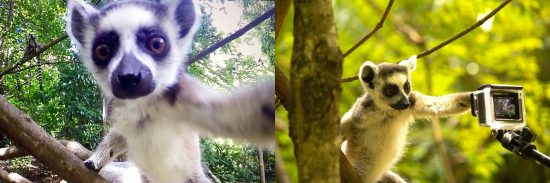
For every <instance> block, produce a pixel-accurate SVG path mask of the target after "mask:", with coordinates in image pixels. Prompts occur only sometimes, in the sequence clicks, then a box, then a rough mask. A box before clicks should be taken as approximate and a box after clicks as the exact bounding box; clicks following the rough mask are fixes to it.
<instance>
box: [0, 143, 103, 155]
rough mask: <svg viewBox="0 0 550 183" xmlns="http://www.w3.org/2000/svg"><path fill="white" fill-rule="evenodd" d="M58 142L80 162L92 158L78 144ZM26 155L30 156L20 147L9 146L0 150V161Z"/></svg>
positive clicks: (87, 151) (88, 152)
mask: <svg viewBox="0 0 550 183" xmlns="http://www.w3.org/2000/svg"><path fill="white" fill-rule="evenodd" d="M59 142H60V143H61V144H63V145H64V146H65V147H66V148H67V149H68V150H69V151H71V152H72V153H73V154H75V155H76V156H77V157H78V158H79V159H80V160H86V159H88V158H89V157H90V156H92V151H90V150H88V149H86V148H85V147H84V146H82V144H80V143H78V142H75V141H69V140H59ZM27 155H30V154H29V152H28V151H27V150H25V149H24V148H21V147H17V146H11V147H4V148H0V160H9V159H14V158H18V157H22V156H27Z"/></svg>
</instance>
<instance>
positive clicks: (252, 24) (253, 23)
mask: <svg viewBox="0 0 550 183" xmlns="http://www.w3.org/2000/svg"><path fill="white" fill-rule="evenodd" d="M274 14H275V8H271V10H269V11H267V12H265V13H264V14H262V15H261V16H259V17H257V18H256V19H254V20H252V21H251V22H250V23H248V24H247V25H245V26H244V27H243V28H241V29H239V30H237V31H236V32H235V33H233V34H231V35H229V36H228V37H226V38H225V39H222V40H221V41H219V42H217V43H215V44H214V45H212V46H210V47H208V48H206V50H203V51H202V52H200V53H199V54H197V55H195V56H193V58H191V59H189V60H188V61H187V62H185V66H186V67H187V66H189V65H191V64H193V63H195V62H196V61H198V60H199V59H201V58H202V57H204V56H206V55H208V54H210V53H212V52H213V51H214V50H216V49H218V48H220V47H222V46H223V45H225V44H227V43H229V42H231V41H233V40H234V39H237V38H238V37H241V36H242V35H243V34H244V33H246V32H248V31H249V30H250V29H252V28H254V27H256V26H257V25H259V24H260V23H262V22H263V21H264V20H266V19H267V18H269V17H271V16H273V15H274Z"/></svg>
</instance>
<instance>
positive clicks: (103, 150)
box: [84, 130, 127, 171]
mask: <svg viewBox="0 0 550 183" xmlns="http://www.w3.org/2000/svg"><path fill="white" fill-rule="evenodd" d="M126 151H127V147H126V139H124V137H122V136H121V135H120V134H118V133H116V132H114V131H113V130H110V131H109V133H108V134H107V135H105V137H104V138H103V140H101V142H100V143H99V145H98V146H97V147H96V150H95V151H94V153H93V154H92V156H90V157H89V158H88V159H87V160H86V161H84V165H85V166H86V167H87V168H88V169H91V170H96V171H99V170H100V169H101V168H103V166H105V165H106V164H107V163H110V162H112V161H113V160H114V159H115V158H116V157H118V156H119V155H121V154H123V153H125V152H126Z"/></svg>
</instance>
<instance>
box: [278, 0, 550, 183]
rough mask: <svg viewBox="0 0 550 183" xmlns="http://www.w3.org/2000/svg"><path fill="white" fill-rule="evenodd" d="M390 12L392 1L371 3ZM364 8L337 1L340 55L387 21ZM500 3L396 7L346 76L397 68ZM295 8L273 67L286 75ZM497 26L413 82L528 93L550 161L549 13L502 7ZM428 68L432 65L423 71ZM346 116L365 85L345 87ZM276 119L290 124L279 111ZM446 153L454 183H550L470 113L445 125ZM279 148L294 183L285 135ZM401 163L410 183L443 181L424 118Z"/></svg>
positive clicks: (532, 4)
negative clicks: (406, 30) (515, 88)
mask: <svg viewBox="0 0 550 183" xmlns="http://www.w3.org/2000/svg"><path fill="white" fill-rule="evenodd" d="M373 1H374V4H376V5H377V6H379V7H380V9H382V10H383V9H384V8H385V7H386V5H387V3H388V1H386V0H373ZM371 2H372V1H370V0H367V1H364V0H355V1H349V0H336V1H334V3H333V4H334V6H333V7H334V14H335V23H336V25H337V29H338V39H339V44H340V48H341V50H342V52H345V51H347V50H348V49H349V48H351V47H352V46H353V45H354V44H355V43H356V42H357V41H358V40H360V39H361V38H362V37H363V36H364V35H366V34H367V33H368V32H369V31H370V30H372V29H373V28H374V26H375V25H376V23H377V22H378V21H379V20H380V17H381V16H382V13H381V11H380V10H378V9H376V8H374V7H373V3H371ZM501 2H503V1H502V0H499V1H496V0H471V1H452V0H434V1H432V0H417V1H395V3H394V6H393V8H392V10H391V12H390V15H389V17H390V18H389V19H388V20H387V21H386V22H385V24H384V26H383V28H382V29H381V30H380V31H379V32H378V33H377V34H375V36H374V37H372V38H371V39H370V40H368V41H367V42H366V43H364V44H363V45H362V46H361V47H359V49H357V50H356V51H355V52H353V53H352V54H351V55H349V56H348V57H346V58H345V59H344V70H343V77H351V76H354V75H356V73H357V71H358V68H359V66H360V65H361V64H362V63H363V62H364V61H365V60H372V61H374V62H377V63H380V62H398V61H400V60H405V59H407V58H409V57H410V56H412V55H416V54H418V53H420V52H421V51H424V50H425V49H426V48H431V47H433V46H435V45H437V44H439V43H441V42H443V41H445V40H447V39H448V38H450V37H451V36H453V35H455V34H457V33H458V32H460V31H462V30H464V29H466V28H467V27H468V26H470V25H472V24H474V23H475V22H476V21H477V20H478V17H482V16H483V15H484V14H487V13H488V12H489V11H491V10H492V9H494V8H496V7H497V6H498V5H499V4H500V3H501ZM292 9H293V8H292V7H291V9H290V11H289V15H287V17H286V20H285V22H284V25H283V29H282V31H281V34H280V37H279V38H278V41H277V43H276V46H275V48H276V55H277V56H276V62H277V65H278V66H279V67H281V69H282V70H283V71H284V72H285V73H286V74H287V76H289V67H290V58H291V52H292V42H293V37H292V30H293V22H292V20H293V16H294V15H293V10H292ZM396 20H397V21H398V20H401V21H403V22H404V23H405V24H408V25H409V26H410V27H411V28H413V29H414V30H416V31H417V32H418V33H419V34H420V36H422V37H423V38H424V40H425V43H426V47H422V46H418V45H417V44H414V43H412V42H411V41H409V40H408V39H407V37H406V36H405V35H404V34H401V33H399V32H398V27H399V26H403V25H396V24H395V23H396ZM490 22H492V24H490V25H489V24H485V25H484V27H485V28H484V29H483V30H482V29H481V28H477V29H475V30H473V31H472V32H470V33H469V34H467V35H466V36H464V37H462V38H461V39H459V40H457V41H454V42H453V43H451V44H449V45H447V46H446V47H444V48H442V49H441V50H439V51H436V52H434V53H432V54H431V55H429V56H427V57H425V58H422V59H419V60H418V67H417V70H415V71H414V72H413V74H412V77H413V82H412V83H413V89H414V90H418V91H420V92H423V93H426V94H432V95H443V94H448V93H454V92H460V91H473V90H476V89H477V87H478V86H480V85H482V84H489V83H495V84H516V85H523V86H524V90H525V96H526V109H527V124H528V127H530V128H531V129H532V130H533V131H534V132H535V133H536V134H538V137H537V139H536V140H535V142H534V143H535V144H536V145H537V147H538V149H539V150H540V151H541V152H544V153H547V154H550V108H549V107H550V72H549V71H550V61H549V60H550V31H549V30H550V29H549V28H550V6H549V4H548V3H545V1H542V0H537V1H531V0H517V1H512V2H511V3H510V4H509V5H507V6H506V7H504V9H502V10H501V11H500V12H499V13H498V14H496V16H495V17H494V19H492V20H490ZM427 62H429V63H431V64H429V66H430V67H427V65H428V64H427ZM342 87H343V90H342V97H341V103H340V106H341V107H340V114H343V113H345V112H346V111H347V110H348V109H349V108H350V107H351V105H352V104H353V102H354V101H355V100H356V99H357V97H359V96H360V95H361V94H362V93H363V91H362V88H361V86H360V83H359V81H354V82H350V83H343V84H342ZM277 116H278V118H280V119H282V120H284V121H288V119H287V113H286V111H285V109H284V108H283V107H279V108H278V110H277ZM441 133H442V135H443V139H444V146H445V147H446V150H447V154H446V156H448V157H449V159H450V160H451V164H452V170H453V172H452V174H453V176H454V178H455V180H456V181H457V182H548V181H549V180H550V169H547V168H544V167H543V166H541V165H538V164H537V163H535V162H534V161H532V160H525V159H522V158H521V157H519V156H516V155H514V154H512V153H511V152H509V151H507V150H506V149H504V148H503V147H501V145H500V143H498V142H497V141H496V140H495V139H494V138H491V137H490V136H489V135H490V129H489V128H487V127H479V126H478V125H477V120H476V118H474V117H472V116H471V115H470V114H465V115H463V116H456V117H451V118H445V119H441ZM277 140H278V143H279V144H280V145H281V146H280V148H279V149H277V153H278V154H280V155H281V156H282V157H283V158H284V160H285V168H287V170H288V172H289V174H290V175H291V176H292V177H293V180H294V181H296V180H297V179H296V176H297V172H296V171H297V170H296V166H295V162H294V161H295V160H294V158H293V156H294V155H293V150H292V142H291V140H290V138H289V137H288V133H281V132H279V133H277ZM408 142H409V143H408V148H407V151H406V153H405V156H404V157H403V158H402V160H401V161H400V162H399V163H398V164H397V166H396V168H395V170H396V171H397V173H399V174H400V175H402V176H404V177H405V178H406V179H407V180H409V181H410V182H446V181H447V178H446V174H445V172H444V168H443V164H442V161H441V158H440V156H439V153H438V151H437V150H436V147H435V143H434V138H433V136H432V128H431V124H430V122H428V121H426V120H419V121H418V122H416V123H415V124H414V125H413V126H412V127H411V130H410V133H409V138H408Z"/></svg>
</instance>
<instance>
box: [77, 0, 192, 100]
mask: <svg viewBox="0 0 550 183" xmlns="http://www.w3.org/2000/svg"><path fill="white" fill-rule="evenodd" d="M68 4H69V5H68V10H67V11H68V20H67V26H68V28H67V32H68V35H69V37H70V38H71V40H72V41H73V43H75V44H76V45H77V46H79V47H80V53H81V56H82V59H83V61H84V64H85V65H86V67H87V68H88V70H89V71H90V72H91V73H92V75H93V76H94V78H95V80H96V81H97V83H98V85H99V86H100V87H101V89H102V90H103V91H104V93H105V94H106V95H107V96H108V97H113V96H114V97H116V98H119V99H137V98H140V97H147V96H151V95H157V94H161V93H162V92H164V91H166V90H167V89H168V88H169V87H170V86H172V85H173V84H175V82H176V81H177V78H178V76H179V72H182V71H183V70H182V69H183V68H182V64H183V63H184V59H185V57H186V55H187V53H188V52H189V50H190V47H191V42H192V40H193V35H194V33H195V32H196V30H197V27H198V25H199V23H198V21H199V20H200V15H199V14H198V13H199V10H198V8H197V6H196V3H193V2H192V0H173V1H170V2H166V3H158V2H154V1H139V0H138V1H116V2H114V3H110V4H108V5H106V6H105V7H103V8H102V9H96V8H94V7H92V6H91V5H89V4H87V3H86V2H84V1H82V0H69V2H68Z"/></svg>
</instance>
